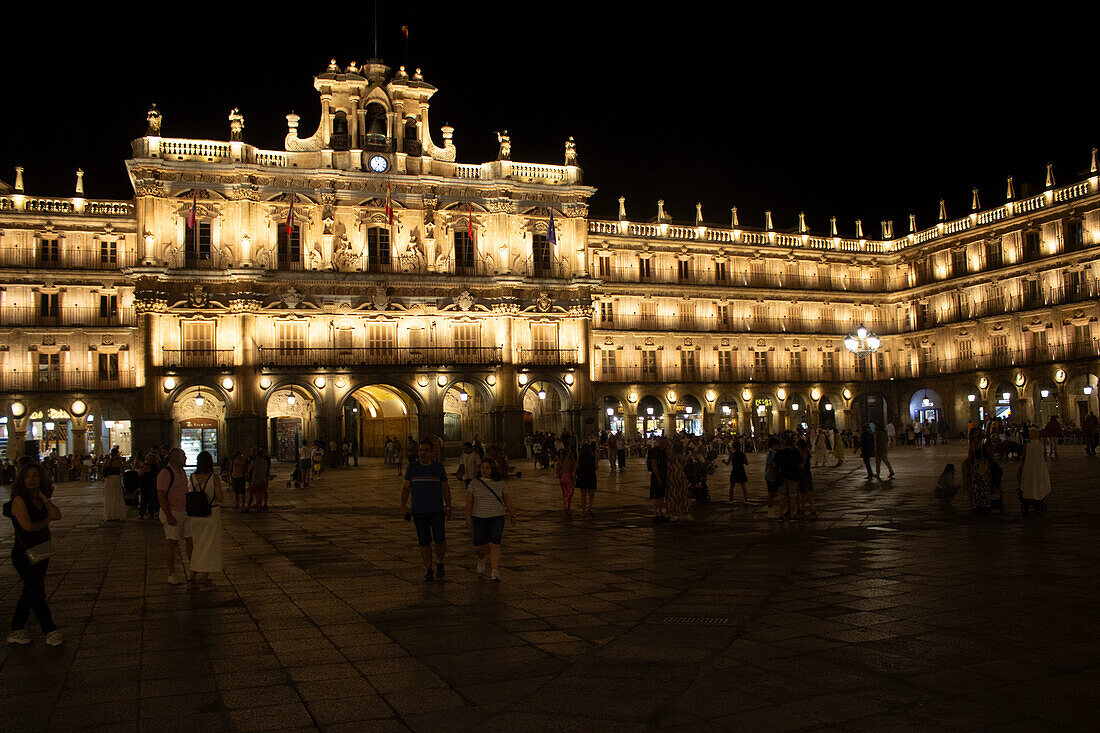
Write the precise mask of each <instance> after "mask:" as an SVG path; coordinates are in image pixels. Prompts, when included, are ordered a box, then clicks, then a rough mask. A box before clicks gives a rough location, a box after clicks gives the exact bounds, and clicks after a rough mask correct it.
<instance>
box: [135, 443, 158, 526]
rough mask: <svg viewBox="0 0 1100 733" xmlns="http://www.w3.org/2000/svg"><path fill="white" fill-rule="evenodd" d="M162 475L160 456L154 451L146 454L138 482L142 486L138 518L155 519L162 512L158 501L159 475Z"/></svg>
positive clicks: (139, 471)
mask: <svg viewBox="0 0 1100 733" xmlns="http://www.w3.org/2000/svg"><path fill="white" fill-rule="evenodd" d="M158 473H160V456H159V455H157V454H156V453H155V452H154V451H149V452H148V453H146V454H145V458H144V460H142V462H141V468H140V469H139V470H138V481H139V483H140V485H141V488H140V489H139V491H140V499H139V500H138V518H139V519H146V518H148V519H153V518H154V517H156V516H157V514H158V513H159V512H160V502H159V501H157V474H158Z"/></svg>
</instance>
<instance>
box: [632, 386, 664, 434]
mask: <svg viewBox="0 0 1100 733" xmlns="http://www.w3.org/2000/svg"><path fill="white" fill-rule="evenodd" d="M664 415H665V403H664V400H662V399H661V398H659V397H654V396H653V395H650V394H647V395H643V396H642V397H641V399H639V400H638V417H637V421H638V435H640V436H642V437H645V436H647V435H649V434H651V433H656V434H658V435H663V434H664Z"/></svg>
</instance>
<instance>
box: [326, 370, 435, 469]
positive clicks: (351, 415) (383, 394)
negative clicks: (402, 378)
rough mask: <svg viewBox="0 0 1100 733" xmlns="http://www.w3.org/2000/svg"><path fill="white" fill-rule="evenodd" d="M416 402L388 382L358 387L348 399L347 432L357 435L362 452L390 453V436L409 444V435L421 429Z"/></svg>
mask: <svg viewBox="0 0 1100 733" xmlns="http://www.w3.org/2000/svg"><path fill="white" fill-rule="evenodd" d="M418 418H419V416H418V413H417V410H416V405H415V404H413V402H412V400H410V399H409V397H408V396H407V395H405V394H404V393H402V392H401V391H400V390H398V389H396V388H394V387H389V386H386V385H384V384H369V385H365V386H363V387H360V388H358V389H357V390H355V391H354V392H352V393H351V395H349V397H348V399H347V400H345V401H344V414H343V419H344V435H345V437H347V438H348V439H350V438H352V437H353V436H354V437H357V439H358V440H359V455H363V456H384V455H386V448H385V446H386V438H387V437H390V438H397V440H398V443H399V444H400V445H405V441H406V440H407V439H408V436H410V435H412V436H414V437H416V436H418V435H419V434H420V432H419V419H418Z"/></svg>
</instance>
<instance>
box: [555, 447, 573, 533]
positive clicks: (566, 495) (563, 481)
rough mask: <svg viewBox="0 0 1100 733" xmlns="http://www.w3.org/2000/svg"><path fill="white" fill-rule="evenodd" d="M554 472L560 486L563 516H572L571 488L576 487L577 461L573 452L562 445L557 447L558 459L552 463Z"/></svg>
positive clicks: (567, 517)
mask: <svg viewBox="0 0 1100 733" xmlns="http://www.w3.org/2000/svg"><path fill="white" fill-rule="evenodd" d="M554 473H555V474H557V477H558V486H560V487H561V505H562V508H563V509H564V510H565V518H566V519H569V518H570V517H572V516H573V512H572V509H571V507H572V505H573V489H574V488H576V480H577V462H576V460H575V459H574V458H573V454H572V453H571V452H570V451H568V450H566V449H565V447H564V446H562V447H561V448H559V449H558V460H557V462H555V463H554Z"/></svg>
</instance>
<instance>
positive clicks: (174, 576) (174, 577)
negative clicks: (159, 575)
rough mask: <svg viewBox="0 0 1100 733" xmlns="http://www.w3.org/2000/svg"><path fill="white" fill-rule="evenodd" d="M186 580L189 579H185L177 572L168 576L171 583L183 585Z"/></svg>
mask: <svg viewBox="0 0 1100 733" xmlns="http://www.w3.org/2000/svg"><path fill="white" fill-rule="evenodd" d="M185 582H187V581H185V580H184V579H183V578H181V577H180V576H179V575H178V574H176V573H173V574H171V575H169V576H168V584H169V585H183V584H184V583H185Z"/></svg>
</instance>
